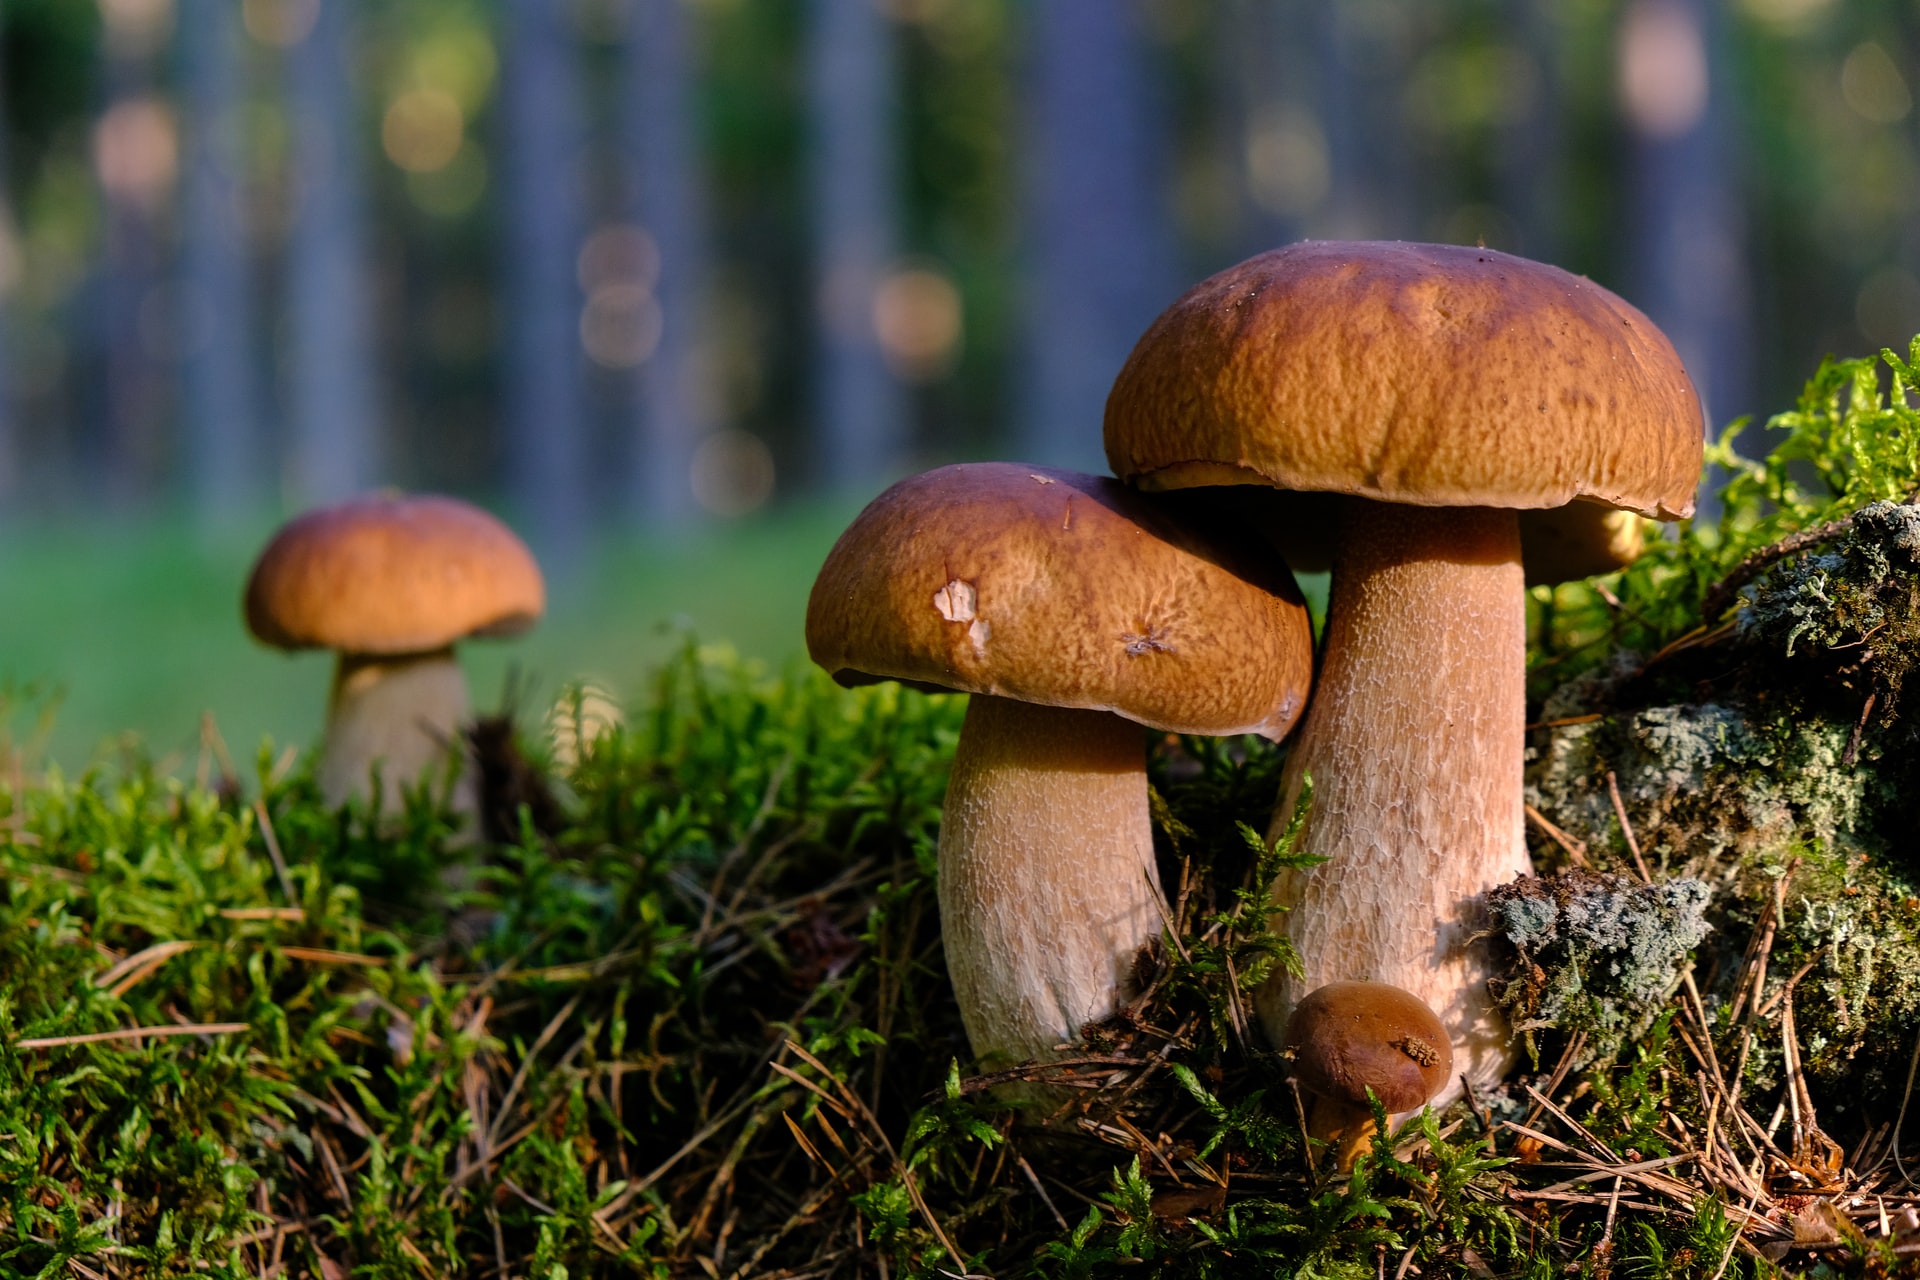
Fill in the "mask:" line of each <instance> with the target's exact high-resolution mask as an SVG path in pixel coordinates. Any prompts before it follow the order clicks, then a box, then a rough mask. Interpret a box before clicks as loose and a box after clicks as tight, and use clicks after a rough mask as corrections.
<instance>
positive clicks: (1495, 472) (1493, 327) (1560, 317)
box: [1106, 241, 1703, 571]
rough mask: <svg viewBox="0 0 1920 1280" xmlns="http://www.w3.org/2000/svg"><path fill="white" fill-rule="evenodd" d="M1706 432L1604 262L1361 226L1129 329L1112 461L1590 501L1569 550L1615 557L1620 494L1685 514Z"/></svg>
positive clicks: (1387, 492)
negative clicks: (1585, 265)
mask: <svg viewBox="0 0 1920 1280" xmlns="http://www.w3.org/2000/svg"><path fill="white" fill-rule="evenodd" d="M1702 438H1703V422H1702V418H1701V412H1700V402H1699V398H1698V396H1697V395H1696V394H1695V393H1694V389H1693V384H1692V382H1691V381H1690V380H1689V379H1688V377H1687V373H1686V370H1685V368H1684V367H1683V366H1682V365H1681V363H1680V358H1679V357H1678V356H1677V355H1676V354H1675V353H1674V350H1673V347H1672V346H1671V344H1669V343H1668V342H1667V340H1666V338H1665V337H1664V336H1663V335H1662V334H1661V333H1660V331H1659V330H1658V329H1656V328H1655V327H1654V326H1653V324H1652V322H1651V321H1649V320H1648V319H1647V318H1646V317H1645V316H1643V315H1642V314H1641V313H1640V312H1639V311H1637V310H1635V309H1634V308H1633V307H1632V306H1631V305H1629V304H1628V303H1626V302H1624V301H1622V300H1621V299H1620V298H1618V297H1615V296H1614V295H1613V294H1611V293H1609V292H1608V291H1607V290H1605V289H1602V288H1601V287H1600V286H1598V285H1596V284H1594V283H1593V282H1592V281H1590V280H1587V279H1584V278H1582V277H1580V276H1575V275H1572V274H1569V273H1568V272H1565V271H1562V270H1560V269H1559V268H1558V267H1551V266H1547V265H1545V264H1544V263H1538V262H1530V261H1528V260H1526V259H1524V258H1516V257H1513V256H1512V255H1510V254H1505V253H1499V252H1497V251H1495V250H1492V249H1476V248H1465V247H1460V246H1453V245H1428V244H1400V243H1385V242H1366V241H1360V242H1342V241H1320V242H1305V243H1301V244H1294V245H1289V246H1288V247H1286V248H1284V249H1276V250H1273V251H1272V252H1269V253H1263V254H1260V255H1259V256H1257V257H1254V258H1250V259H1248V260H1247V261H1245V262H1243V263H1241V264H1239V265H1238V266H1236V267H1231V268H1229V269H1228V270H1226V271H1223V272H1221V273H1220V274H1218V275H1216V276H1213V277H1212V278H1210V279H1207V280H1204V281H1202V282H1201V283H1200V284H1198V285H1196V286H1194V287H1193V288H1192V289H1191V290H1189V291H1188V292H1187V293H1186V294H1185V295H1184V296H1183V297H1181V298H1180V299H1179V300H1178V301H1176V302H1175V303H1174V304H1173V305H1172V306H1171V307H1169V308H1167V310H1166V311H1165V312H1163V313H1162V314H1161V316H1160V318H1159V319H1158V320H1156V321H1155V322H1154V324H1153V326H1152V327H1151V328H1150V329H1148V330H1147V333H1146V335H1145V336H1144V337H1142V338H1141V339H1140V342H1139V344H1138V345H1137V346H1135V348H1134V350H1133V354H1132V355H1131V356H1130V357H1129V358H1128V360H1127V363H1126V365H1125V367H1124V368H1123V369H1122V370H1121V372H1120V376H1119V378H1118V379H1117V380H1116V381H1115V383H1114V386H1113V391H1112V394H1111V395H1110V396H1109V397H1108V400H1107V413H1106V446H1107V458H1108V461H1109V462H1110V463H1111V464H1112V466H1113V469H1114V473H1115V474H1116V475H1118V476H1120V477H1121V478H1122V479H1123V480H1126V481H1128V482H1129V483H1132V484H1137V485H1140V486H1141V487H1143V488H1147V489H1159V488H1185V487H1189V486H1194V485H1214V484H1263V485H1271V486H1274V487H1277V488H1281V489H1290V490H1299V491H1315V492H1328V493H1341V494H1350V495H1354V496H1358V497H1364V498H1373V499H1377V500H1379V501H1382V502H1397V503H1408V504H1413V505H1420V506H1439V507H1445V506H1491V507H1509V508H1516V509H1526V508H1558V507H1565V506H1566V504H1569V503H1574V502H1576V501H1577V502H1580V504H1581V505H1580V506H1579V507H1574V508H1569V509H1568V511H1567V512H1566V516H1565V519H1564V520H1563V521H1561V522H1558V525H1557V530H1558V535H1559V536H1560V537H1562V538H1563V539H1564V540H1566V541H1567V542H1568V543H1569V544H1570V545H1571V546H1573V547H1576V548H1585V549H1586V550H1585V551H1583V553H1582V556H1580V557H1574V558H1572V559H1571V560H1569V561H1567V563H1568V564H1569V565H1570V566H1571V567H1575V568H1578V567H1581V566H1583V565H1585V564H1587V563H1589V558H1587V557H1591V556H1594V555H1597V556H1600V557H1601V560H1600V565H1601V567H1617V564H1608V563H1606V559H1605V557H1606V556H1607V555H1608V554H1609V553H1608V552H1607V547H1608V545H1609V543H1610V542H1612V541H1613V540H1612V539H1611V538H1610V536H1609V535H1608V533H1607V532H1606V531H1604V530H1603V529H1601V528H1600V527H1599V526H1600V524H1601V522H1603V521H1604V520H1605V519H1606V517H1607V516H1608V515H1609V514H1610V512H1609V508H1621V509H1624V510H1628V511H1636V512H1639V513H1640V514H1642V515H1647V516H1654V517H1657V518H1660V519H1666V520H1673V519H1679V518H1681V517H1684V516H1687V515H1691V514H1692V512H1693V494H1694V488H1695V486H1696V485H1697V483H1698V482H1699V478H1700V452H1701V443H1702ZM1589 525H1590V526H1593V527H1591V528H1587V527H1586V526H1589ZM1616 558H1617V557H1616ZM1589 571H1592V570H1589Z"/></svg>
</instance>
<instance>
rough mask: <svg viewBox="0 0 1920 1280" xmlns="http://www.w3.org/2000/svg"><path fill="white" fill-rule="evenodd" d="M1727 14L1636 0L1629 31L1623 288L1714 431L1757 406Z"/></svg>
mask: <svg viewBox="0 0 1920 1280" xmlns="http://www.w3.org/2000/svg"><path fill="white" fill-rule="evenodd" d="M1723 17H1724V15H1723V14H1722V13H1721V12H1720V9H1719V6H1718V5H1717V4H1716V3H1715V2H1714V0H1634V3H1633V4H1631V5H1630V6H1629V7H1628V8H1627V10H1626V12H1625V14H1624V16H1623V18H1622V20H1621V24H1620V28H1619V33H1618V38H1619V44H1618V55H1619V61H1618V71H1619V82H1618V83H1619V92H1620V102H1621V108H1622V111H1623V113H1624V115H1625V118H1626V124H1627V128H1628V133H1629V137H1630V140H1631V153H1630V159H1629V175H1630V176H1629V182H1628V192H1629V199H1630V201H1631V204H1630V207H1629V209H1628V212H1627V218H1626V225H1627V230H1628V243H1627V257H1628V267H1627V271H1626V272H1625V280H1626V288H1625V290H1624V292H1625V293H1626V295H1627V297H1628V298H1629V299H1630V300H1631V301H1632V302H1633V303H1635V305H1637V306H1639V307H1641V308H1642V309H1643V310H1645V311H1646V313H1647V314H1648V316H1649V317H1650V318H1651V319H1652V320H1653V322H1654V323H1655V324H1657V325H1659V326H1660V327H1661V328H1662V329H1663V330H1665V331H1666V334H1667V337H1668V338H1670V339H1672V341H1673V345H1674V349H1675V350H1677V351H1678V352H1679V353H1680V358H1681V359H1682V360H1683V361H1685V362H1686V366H1687V370H1688V372H1689V373H1691V374H1692V375H1693V381H1694V385H1695V387H1697V388H1698V389H1699V392H1700V398H1701V400H1702V401H1703V403H1704V406H1705V409H1706V415H1707V422H1708V423H1709V424H1710V429H1717V428H1718V426H1719V425H1721V424H1724V423H1726V422H1727V421H1728V420H1729V419H1731V418H1733V417H1735V416H1737V415H1739V414H1741V413H1745V412H1748V411H1750V410H1751V409H1753V408H1754V406H1753V405H1752V404H1751V402H1750V396H1751V383H1750V379H1751V374H1752V369H1751V365H1750V355H1749V353H1750V352H1751V350H1752V332H1751V327H1750V326H1751V320H1750V307H1749V283H1748V278H1747V263H1746V229H1745V221H1744V215H1743V212H1742V200H1741V193H1740V190H1739V174H1738V165H1737V163H1736V159H1735V153H1734V149H1733V135H1732V130H1731V129H1730V127H1729V125H1730V118H1731V113H1732V111H1733V110H1734V103H1733V101H1732V93H1731V91H1732V86H1731V84H1730V82H1729V77H1728V76H1727V67H1728V59H1727V57H1726V50H1725V33H1724V31H1723V29H1722V25H1721V24H1722V20H1723ZM1711 492H1713V488H1712V487H1711V486H1709V488H1708V493H1709V495H1710V494H1711Z"/></svg>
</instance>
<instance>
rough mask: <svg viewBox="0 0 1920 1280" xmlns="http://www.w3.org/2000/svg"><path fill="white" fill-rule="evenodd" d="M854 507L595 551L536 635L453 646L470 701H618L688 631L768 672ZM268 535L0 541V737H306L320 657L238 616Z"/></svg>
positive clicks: (78, 746) (71, 752) (138, 531)
mask: <svg viewBox="0 0 1920 1280" xmlns="http://www.w3.org/2000/svg"><path fill="white" fill-rule="evenodd" d="M849 514H850V513H849V512H847V511H845V510H801V511H797V512H789V513H785V514H780V515H775V516H770V517H767V518H765V519H761V520H757V521H754V522H750V523H743V524H740V525H736V526H730V527H726V528H722V529H716V530H713V531H711V532H709V533H707V534H704V535H702V536H699V537H693V538H688V539H686V540H684V541H680V542H667V541H654V542H649V541H625V542H621V541H613V540H608V541H606V542H604V543H603V544H601V545H600V546H599V547H598V548H597V549H596V551H595V553H594V554H593V555H592V556H591V557H590V558H589V563H588V564H587V566H586V568H585V569H584V570H583V571H582V572H581V573H580V574H579V575H578V577H577V578H576V579H575V580H573V581H569V582H563V583H558V584H554V590H553V599H552V601H551V606H550V610H549V613H548V616H547V617H546V618H545V619H544V620H543V621H542V622H541V623H540V625H539V626H538V627H537V628H535V629H534V630H533V631H532V632H531V633H529V634H528V635H526V636H525V637H523V638H521V639H518V640H515V641H510V642H495V641H482V642H476V643H472V644H469V645H466V646H463V647H462V649H461V660H462V663H463V665H464V666H465V667H466V669H467V673H468V678H469V683H470V685H471V687H472V690H473V694H474V698H475V702H476V704H477V705H479V706H481V707H490V706H494V705H497V704H498V702H499V700H500V698H501V695H502V692H503V690H504V688H505V686H506V679H507V674H508V671H509V669H510V668H518V669H519V670H520V671H521V672H522V673H523V674H524V675H525V676H526V677H528V678H530V679H531V681H532V685H531V689H530V692H529V701H530V702H531V701H532V700H533V699H535V698H538V699H539V700H541V701H544V700H546V699H549V698H550V697H551V696H552V694H553V693H554V692H555V691H556V690H557V689H558V688H559V686H560V685H561V684H562V683H564V682H568V681H573V680H577V679H581V678H593V679H596V680H598V681H600V682H602V683H604V684H605V685H606V686H607V687H608V688H609V689H611V690H612V691H613V692H614V693H615V694H616V695H620V696H623V697H624V696H625V695H627V694H629V693H631V692H633V691H634V690H636V689H637V688H638V686H639V684H640V682H641V680H642V679H643V677H644V675H645V673H646V671H647V670H648V669H649V667H650V666H652V665H653V664H655V663H657V662H658V661H659V660H661V659H662V658H664V657H665V656H666V655H667V654H668V653H669V652H670V651H671V650H672V649H673V647H674V645H675V644H676V643H677V642H678V640H677V637H678V636H679V635H680V634H682V633H683V632H685V631H686V630H693V631H697V633H698V634H700V635H703V636H716V637H719V636H724V637H726V638H727V640H728V641H729V642H730V643H732V644H733V645H735V646H737V647H738V648H739V650H740V651H741V652H742V653H743V654H746V655H748V656H753V657H760V658H766V659H769V660H772V661H774V662H776V663H779V662H782V661H784V660H786V659H788V658H791V657H794V656H795V655H799V654H802V653H804V649H805V645H804V641H803V638H802V634H801V633H802V624H803V621H804V615H805V610H806V599H807V591H808V588H809V587H811V586H812V584H813V575H814V573H815V572H816V571H817V570H818V568H819V566H820V562H821V561H822V560H823V559H824V558H825V557H826V552H827V548H828V547H829V546H831V545H832V542H833V539H834V538H835V537H836V536H837V535H838V533H839V531H840V529H841V528H842V527H843V526H844V524H845V522H846V518H847V516H848V515H849ZM269 532H270V531H269V530H265V529H262V530H260V531H258V532H257V533H256V534H255V535H253V536H249V537H240V538H236V539H234V540H233V542H232V544H231V545H230V546H228V547H222V548H219V549H214V550H208V549H206V548H204V547H203V546H202V545H201V544H200V543H199V541H198V540H196V539H195V538H194V537H193V536H192V534H191V533H190V531H188V530H187V529H186V528H184V527H183V526H181V525H179V524H177V523H173V524H168V523H161V524H156V525H153V526H130V527H127V528H124V529H118V530H110V531H101V530H98V529H89V530H81V529H77V528H67V529H53V528H32V527H29V528H24V529H18V530H11V531H7V532H5V533H4V534H0V691H4V690H7V689H11V690H12V693H13V697H12V698H11V702H12V704H13V712H12V715H11V716H10V717H4V716H0V728H8V727H10V728H11V730H12V732H13V734H14V735H15V737H16V738H17V739H19V738H31V737H33V736H34V734H35V731H36V727H37V726H39V725H40V717H39V715H38V714H37V713H38V712H40V711H44V710H53V711H55V712H57V714H55V715H54V716H53V718H52V720H51V723H50V728H49V729H47V732H49V733H50V740H49V741H48V744H47V745H48V748H49V749H50V751H51V754H52V757H53V758H54V759H57V760H59V761H61V762H63V763H65V764H66V765H68V766H69V767H73V766H77V765H80V764H83V763H85V762H86V761H87V760H88V759H89V758H91V757H92V756H93V755H94V754H95V753H96V752H98V751H99V750H101V749H102V748H103V746H110V745H111V744H112V743H114V742H117V741H120V740H122V739H123V738H125V737H127V736H129V735H130V736H131V737H133V738H137V739H139V740H140V741H141V742H143V743H144V744H145V745H146V747H147V749H149V750H152V751H155V752H158V753H160V754H161V755H163V756H167V757H169V758H173V759H180V758H185V759H188V760H191V759H192V758H193V756H194V754H195V753H196V752H197V751H198V749H199V742H200V717H201V714H202V713H203V712H210V713H212V715H213V716H214V718H215V721H216V723H217V724H218V726H219V728H220V731H221V733H222V734H223V735H224V736H225V738H226V740H227V742H228V743H229V744H230V746H231V748H232V749H233V751H234V753H235V754H237V755H242V756H244V755H248V754H250V753H251V752H252V750H253V748H254V746H255V745H256V744H257V743H258V742H259V741H260V740H261V738H262V737H263V736H271V737H272V738H273V739H275V740H276V741H278V742H283V743H287V742H295V743H305V742H310V741H312V740H313V738H314V737H315V736H316V735H317V733H318V731H319V728H320V722H321V715H322V712H323V710H324V704H325V701H326V692H327V684H328V680H329V678H330V674H331V665H330V661H329V659H328V657H327V656H326V655H325V654H322V653H315V652H305V653H301V654H294V655H286V654H281V653H278V652H274V651H272V650H268V649H266V648H263V647H262V646H260V645H258V644H256V643H255V642H254V641H253V640H252V639H251V638H250V637H249V636H248V635H247V634H246V630H245V628H244V626H243V624H242V622H241V620H240V593H241V588H242V586H243V585H244V583H245V581H246V575H247V571H248V568H249V566H250V565H251V562H252V557H253V554H254V552H255V551H256V550H257V549H258V548H259V546H260V545H261V544H262V543H263V542H264V541H265V539H266V536H267V534H268V533H269ZM9 720H10V722H11V723H10V724H9V723H8V721H9Z"/></svg>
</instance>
